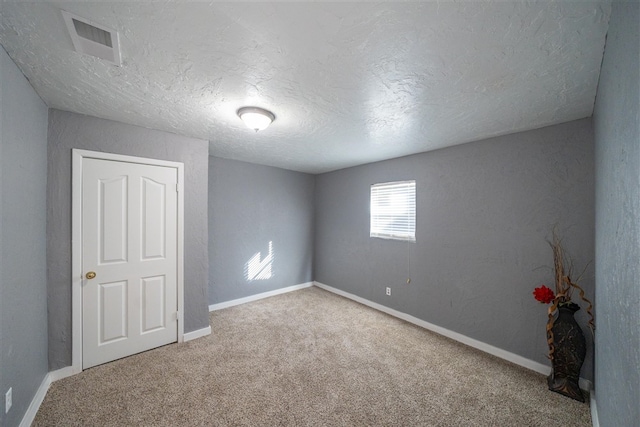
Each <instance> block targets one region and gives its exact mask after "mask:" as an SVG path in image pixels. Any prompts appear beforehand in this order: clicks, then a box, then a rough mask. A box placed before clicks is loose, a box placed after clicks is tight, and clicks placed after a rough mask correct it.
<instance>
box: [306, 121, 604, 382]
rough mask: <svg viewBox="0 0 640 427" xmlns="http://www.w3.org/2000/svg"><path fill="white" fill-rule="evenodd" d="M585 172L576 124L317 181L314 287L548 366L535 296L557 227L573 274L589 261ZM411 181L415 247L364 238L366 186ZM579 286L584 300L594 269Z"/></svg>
mask: <svg viewBox="0 0 640 427" xmlns="http://www.w3.org/2000/svg"><path fill="white" fill-rule="evenodd" d="M593 167H594V166H593V134H592V129H591V121H590V120H589V119H585V120H579V121H574V122H570V123H566V124H562V125H558V126H552V127H547V128H543V129H539V130H534V131H529V132H523V133H517V134H513V135H508V136H503V137H499V138H492V139H488V140H485V141H481V142H474V143H472V144H466V145H460V146H456V147H451V148H447V149H442V150H438V151H433V152H429V153H423V154H417V155H413V156H409V157H404V158H400V159H394V160H388V161H384V162H379V163H374V164H369V165H364V166H359V167H354V168H350V169H344V170H340V171H336V172H332V173H327V174H323V175H319V176H318V177H317V179H316V207H317V209H316V245H315V264H314V269H315V274H314V278H315V280H317V281H319V282H321V283H324V284H327V285H329V286H333V287H336V288H339V289H342V290H344V291H347V292H350V293H353V294H355V295H358V296H360V297H363V298H366V299H368V300H371V301H374V302H376V303H379V304H383V305H385V306H388V307H391V308H393V309H396V310H399V311H401V312H404V313H408V314H410V315H413V316H415V317H417V318H420V319H423V320H425V321H427V322H431V323H433V324H436V325H438V326H441V327H444V328H447V329H449V330H451V331H455V332H458V333H461V334H463V335H466V336H468V337H471V338H474V339H477V340H480V341H482V342H485V343H488V344H491V345H493V346H496V347H499V348H502V349H504V350H507V351H510V352H513V353H515V354H518V355H521V356H523V357H526V358H528V359H531V360H534V361H537V362H539V363H543V364H549V362H548V359H547V357H546V356H547V353H548V348H547V345H546V341H545V322H546V319H547V317H546V308H547V307H546V306H542V305H540V303H538V302H536V301H535V300H534V298H533V296H532V292H533V288H534V287H536V286H539V285H540V284H541V283H546V284H547V285H548V286H551V287H552V286H553V284H552V277H553V276H552V270H551V266H552V265H553V257H552V253H551V249H550V247H549V245H548V244H547V241H546V239H549V238H550V237H551V231H552V229H553V227H554V225H556V224H557V225H558V230H559V231H560V234H561V235H562V236H564V243H565V247H566V249H567V250H568V251H569V252H570V253H571V254H572V255H573V258H574V261H575V265H576V266H577V267H583V266H585V265H586V264H587V263H588V262H589V261H592V260H593V258H594V231H593V227H594V211H593V203H594V197H593V192H594V182H593ZM408 179H415V180H416V186H417V194H416V196H417V213H416V215H417V229H416V239H417V242H416V243H411V244H408V243H406V242H405V243H403V242H398V241H390V240H382V239H374V238H373V239H372V238H370V237H369V187H370V185H371V184H374V183H377V182H385V181H397V180H408ZM408 277H410V278H411V284H409V285H407V284H406V279H407V278H408ZM580 283H581V285H582V286H583V287H584V289H585V291H586V292H587V295H588V296H590V297H593V292H594V290H593V286H594V280H593V268H589V269H588V270H587V274H586V277H584V279H583V280H582V281H581V282H580ZM387 286H390V287H391V288H392V295H391V296H389V297H387V296H385V287H387ZM578 314H579V315H578V318H579V321H581V322H582V323H583V325H584V324H585V319H584V318H583V317H582V316H583V315H584V310H581V311H580V312H579V313H578ZM586 331H587V330H586V328H585V332H586ZM587 336H588V339H589V341H590V334H589V333H587ZM582 376H583V377H585V378H591V377H592V357H591V354H590V355H589V356H588V358H587V360H586V362H585V366H584V367H583V371H582Z"/></svg>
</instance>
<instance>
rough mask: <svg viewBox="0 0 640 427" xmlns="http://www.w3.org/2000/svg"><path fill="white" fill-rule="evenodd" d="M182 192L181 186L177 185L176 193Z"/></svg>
mask: <svg viewBox="0 0 640 427" xmlns="http://www.w3.org/2000/svg"><path fill="white" fill-rule="evenodd" d="M179 192H180V184H176V193H179Z"/></svg>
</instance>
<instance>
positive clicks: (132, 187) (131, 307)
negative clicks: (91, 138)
mask: <svg viewBox="0 0 640 427" xmlns="http://www.w3.org/2000/svg"><path fill="white" fill-rule="evenodd" d="M177 177H178V172H177V169H176V168H172V167H164V166H152V165H143V164H138V163H127V162H119V161H112V160H98V159H84V160H83V173H82V245H83V260H82V264H83V271H84V273H83V275H86V273H87V272H89V271H93V272H95V273H96V277H95V278H94V279H91V280H89V279H86V278H85V279H84V280H83V285H82V301H83V302H82V304H83V308H82V319H83V321H82V325H83V326H82V334H83V368H85V369H86V368H88V367H91V366H95V365H98V364H101V363H105V362H108V361H111V360H115V359H118V358H121V357H125V356H128V355H131V354H135V353H138V352H141V351H145V350H149V349H151V348H154V347H158V346H161V345H164V344H168V343H171V342H175V341H177V336H178V323H177V316H176V312H177V237H176V236H177V194H178V193H177V189H176V187H177V185H176V184H177Z"/></svg>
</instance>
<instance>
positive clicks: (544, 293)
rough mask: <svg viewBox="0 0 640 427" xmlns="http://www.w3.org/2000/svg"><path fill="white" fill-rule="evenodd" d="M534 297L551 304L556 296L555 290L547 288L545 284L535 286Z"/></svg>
mask: <svg viewBox="0 0 640 427" xmlns="http://www.w3.org/2000/svg"><path fill="white" fill-rule="evenodd" d="M533 297H534V298H535V299H536V300H537V301H540V302H541V303H544V304H549V303H550V302H551V301H553V299H554V298H555V297H556V296H555V294H554V293H553V291H552V290H551V289H549V288H547V287H546V286H545V285H542V286H540V287H539V288H535V289H534V290H533Z"/></svg>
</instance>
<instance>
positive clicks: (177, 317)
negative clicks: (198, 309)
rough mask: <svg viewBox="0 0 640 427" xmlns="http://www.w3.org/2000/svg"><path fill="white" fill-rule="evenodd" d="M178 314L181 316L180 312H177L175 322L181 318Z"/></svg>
mask: <svg viewBox="0 0 640 427" xmlns="http://www.w3.org/2000/svg"><path fill="white" fill-rule="evenodd" d="M178 314H180V313H179V312H178V311H176V313H175V315H174V316H175V320H178V319H179V318H180V316H178Z"/></svg>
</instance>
